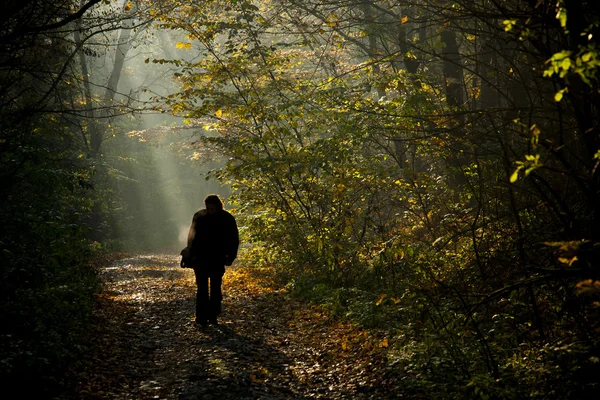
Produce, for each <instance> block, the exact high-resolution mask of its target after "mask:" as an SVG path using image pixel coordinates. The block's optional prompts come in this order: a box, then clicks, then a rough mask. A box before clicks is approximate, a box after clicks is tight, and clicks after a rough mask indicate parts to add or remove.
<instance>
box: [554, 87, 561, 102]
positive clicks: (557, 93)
mask: <svg viewBox="0 0 600 400" xmlns="http://www.w3.org/2000/svg"><path fill="white" fill-rule="evenodd" d="M562 98H563V91H562V90H561V91H559V92H556V94H555V95H554V101H556V102H557V103H558V102H559V101H561V100H562Z"/></svg>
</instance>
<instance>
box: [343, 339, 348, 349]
mask: <svg viewBox="0 0 600 400" xmlns="http://www.w3.org/2000/svg"><path fill="white" fill-rule="evenodd" d="M342 350H344V351H346V350H348V342H346V341H345V340H344V341H343V342H342Z"/></svg>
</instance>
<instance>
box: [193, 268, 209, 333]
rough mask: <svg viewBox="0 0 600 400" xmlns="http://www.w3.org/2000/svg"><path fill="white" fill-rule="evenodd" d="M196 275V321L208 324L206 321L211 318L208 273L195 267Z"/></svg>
mask: <svg viewBox="0 0 600 400" xmlns="http://www.w3.org/2000/svg"><path fill="white" fill-rule="evenodd" d="M194 274H195V275H196V287H197V288H198V290H197V292H196V323H198V324H200V325H206V321H207V320H208V319H209V318H210V315H209V307H210V300H209V298H208V275H207V274H206V273H202V272H200V271H199V270H198V269H197V268H194Z"/></svg>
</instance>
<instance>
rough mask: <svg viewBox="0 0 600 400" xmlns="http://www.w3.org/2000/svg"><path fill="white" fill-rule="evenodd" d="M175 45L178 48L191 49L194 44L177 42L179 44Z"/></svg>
mask: <svg viewBox="0 0 600 400" xmlns="http://www.w3.org/2000/svg"><path fill="white" fill-rule="evenodd" d="M175 47H177V48H178V49H186V50H189V49H191V48H192V44H191V43H183V42H177V44H176V45H175Z"/></svg>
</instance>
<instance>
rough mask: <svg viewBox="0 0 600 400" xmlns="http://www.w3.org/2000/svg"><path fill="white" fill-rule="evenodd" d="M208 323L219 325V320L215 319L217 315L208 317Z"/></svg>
mask: <svg viewBox="0 0 600 400" xmlns="http://www.w3.org/2000/svg"><path fill="white" fill-rule="evenodd" d="M208 323H209V324H212V325H219V321H217V317H214V318H211V319H209V320H208Z"/></svg>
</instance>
